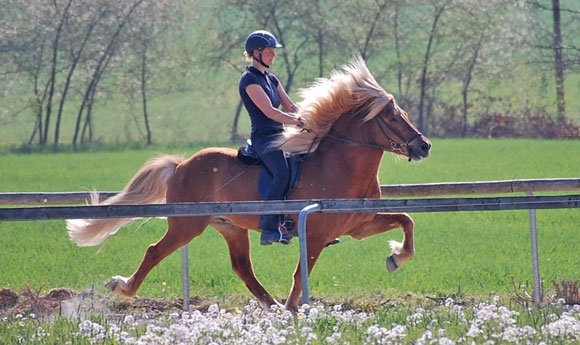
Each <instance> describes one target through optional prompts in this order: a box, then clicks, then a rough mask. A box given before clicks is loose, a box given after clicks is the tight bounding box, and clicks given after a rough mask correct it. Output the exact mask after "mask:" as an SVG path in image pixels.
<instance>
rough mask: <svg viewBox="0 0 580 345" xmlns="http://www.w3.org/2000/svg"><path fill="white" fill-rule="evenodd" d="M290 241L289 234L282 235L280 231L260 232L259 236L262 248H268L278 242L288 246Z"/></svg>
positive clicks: (290, 236)
mask: <svg viewBox="0 0 580 345" xmlns="http://www.w3.org/2000/svg"><path fill="white" fill-rule="evenodd" d="M291 239H292V235H291V234H287V233H283V232H282V231H281V230H280V229H272V230H262V234H261V235H260V244H261V245H263V246H268V245H270V244H272V243H274V242H280V243H281V244H286V245H287V244H290V240H291Z"/></svg>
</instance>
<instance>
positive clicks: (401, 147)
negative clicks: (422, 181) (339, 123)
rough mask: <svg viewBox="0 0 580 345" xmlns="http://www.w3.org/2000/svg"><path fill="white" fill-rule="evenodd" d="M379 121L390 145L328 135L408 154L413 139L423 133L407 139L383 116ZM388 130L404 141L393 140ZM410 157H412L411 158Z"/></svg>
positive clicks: (349, 141)
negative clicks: (388, 123) (391, 126)
mask: <svg viewBox="0 0 580 345" xmlns="http://www.w3.org/2000/svg"><path fill="white" fill-rule="evenodd" d="M377 123H378V126H379V130H380V131H381V133H382V134H383V136H384V137H385V138H387V139H388V140H389V145H380V144H373V143H365V142H360V141H356V140H351V139H347V138H344V137H341V136H338V135H334V134H331V133H328V134H327V135H326V136H327V137H329V138H332V139H334V140H338V141H342V142H344V143H348V144H353V145H358V146H363V147H369V148H374V149H380V150H382V151H391V152H395V151H399V152H400V153H401V154H406V155H408V154H409V145H410V143H411V142H412V141H413V140H415V139H417V138H419V137H421V136H422V135H423V134H422V133H421V132H417V133H415V135H413V136H412V137H411V138H410V139H409V140H405V139H404V138H403V136H402V135H401V133H400V132H399V131H398V130H396V129H393V128H389V126H388V125H387V121H386V120H385V119H384V118H383V117H382V116H379V117H378V118H377ZM387 130H389V131H390V132H391V133H392V134H393V136H394V137H395V138H396V139H399V141H401V142H402V143H401V144H399V143H398V142H396V141H395V140H393V138H392V136H389V135H388V134H387ZM409 159H411V158H409Z"/></svg>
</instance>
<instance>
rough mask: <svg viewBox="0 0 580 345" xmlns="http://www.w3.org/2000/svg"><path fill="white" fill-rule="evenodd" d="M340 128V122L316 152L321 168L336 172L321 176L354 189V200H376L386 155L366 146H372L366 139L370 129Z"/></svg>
mask: <svg viewBox="0 0 580 345" xmlns="http://www.w3.org/2000/svg"><path fill="white" fill-rule="evenodd" d="M347 124H348V123H347ZM341 125H342V124H341V123H340V122H339V123H335V124H334V125H333V128H332V129H331V130H330V132H329V134H330V136H327V137H325V138H324V139H323V140H322V141H321V143H320V145H319V147H318V150H317V151H316V152H315V155H316V156H317V157H312V158H314V159H319V160H320V162H321V165H320V166H322V167H329V169H332V170H334V171H329V172H328V173H327V174H325V175H320V176H336V177H337V178H339V179H340V180H341V181H340V182H338V181H337V183H340V184H342V185H348V186H349V187H350V188H352V190H353V193H354V194H353V197H375V195H374V194H375V193H376V189H377V188H378V187H377V186H378V179H377V173H378V169H379V165H380V163H381V158H382V156H383V151H382V150H381V149H378V148H373V147H369V146H365V145H364V144H368V143H369V142H368V140H369V139H368V137H366V136H365V128H368V126H364V125H361V126H354V127H353V126H352V125H350V126H348V127H350V128H347V127H346V126H341ZM337 167H339V168H338V169H340V173H338V171H336V169H337ZM367 193H371V194H367Z"/></svg>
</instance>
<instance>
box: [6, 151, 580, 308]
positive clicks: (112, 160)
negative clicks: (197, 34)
mask: <svg viewBox="0 0 580 345" xmlns="http://www.w3.org/2000/svg"><path fill="white" fill-rule="evenodd" d="M433 144H434V148H433V154H432V156H431V157H430V158H428V159H427V160H425V161H423V162H419V163H407V162H406V161H405V160H398V159H394V158H393V156H392V155H385V157H384V162H383V164H382V167H381V171H380V181H381V183H382V184H391V183H392V184H397V183H424V182H425V183H426V182H439V181H483V180H499V179H523V178H563V177H578V176H579V171H580V160H578V153H580V141H534V140H434V142H433ZM197 149H199V148H198V147H189V148H182V149H177V150H172V151H173V152H168V151H167V150H162V149H152V150H140V151H121V152H96V153H76V154H44V155H39V154H30V155H1V156H0V192H14V191H27V192H41V191H87V190H103V191H114V190H119V189H120V188H122V186H123V185H124V184H125V183H126V182H127V181H128V180H129V179H130V178H131V176H132V175H133V174H134V173H135V172H136V171H137V169H138V168H139V167H140V166H141V165H142V164H143V162H144V161H145V160H147V159H148V158H150V157H152V156H154V155H156V154H157V153H159V152H160V151H163V152H167V153H179V154H186V155H189V154H192V153H194V152H195V151H196V150H197ZM413 217H414V219H415V222H416V257H415V258H413V259H412V260H410V261H408V262H407V263H406V264H405V265H404V266H403V267H402V268H401V269H400V270H399V271H398V272H397V273H396V274H394V275H389V274H388V273H386V269H385V263H384V260H385V258H386V256H387V255H388V254H389V249H388V245H387V243H388V240H389V239H397V240H400V239H401V236H402V233H401V232H400V231H398V230H395V231H392V232H389V233H387V234H383V235H379V236H375V237H372V238H369V239H367V240H365V241H362V242H358V241H355V240H353V239H350V238H343V239H342V240H343V242H342V243H341V244H340V245H338V246H335V247H331V248H329V249H328V250H326V251H325V252H324V253H323V255H322V256H321V258H320V260H319V262H318V263H317V266H316V267H315V269H314V272H313V274H312V276H311V280H310V284H311V286H310V290H311V295H312V297H314V298H326V299H331V300H343V301H344V300H355V299H358V298H362V299H377V300H379V299H383V298H389V297H390V296H392V295H405V294H428V295H443V296H446V295H452V294H455V293H457V292H461V293H463V294H467V295H477V296H487V295H493V294H499V295H507V294H510V293H512V292H513V290H514V287H513V285H512V279H513V280H514V281H515V282H516V283H517V284H518V285H521V286H518V289H520V288H521V289H523V288H527V290H528V291H531V279H532V265H531V256H530V241H529V223H528V213H527V211H510V212H507V211H502V212H459V213H432V214H427V213H421V214H414V215H413ZM537 217H538V229H539V249H540V271H541V274H542V277H543V279H544V280H545V284H544V285H545V288H546V289H547V290H548V291H551V283H550V281H551V280H552V279H556V280H560V279H578V278H579V276H578V265H579V264H580V253H579V252H578V251H577V248H576V247H577V246H576V244H577V238H578V232H577V231H578V224H580V212H579V211H578V210H577V209H570V210H541V211H538V212H537ZM164 230H165V221H164V220H160V219H153V220H150V221H147V222H144V223H143V222H139V221H138V222H136V223H134V224H133V225H131V226H129V227H127V228H125V229H122V230H121V231H120V232H119V233H118V234H116V235H115V236H113V237H111V238H110V239H109V240H108V241H107V242H106V243H105V244H103V245H102V246H99V247H94V248H93V247H91V248H79V247H76V246H75V245H74V244H73V243H72V242H71V241H70V240H69V239H68V237H67V233H66V230H65V225H64V221H62V220H59V221H34V222H2V223H0V234H1V243H2V248H3V249H2V250H0V272H2V273H1V275H0V288H4V287H7V288H11V289H13V290H19V289H21V288H23V287H24V286H25V284H29V285H30V286H31V287H32V288H35V289H43V290H50V289H51V288H54V287H61V286H64V287H69V288H72V289H75V290H81V289H85V288H93V287H94V288H95V289H96V290H97V291H102V292H104V291H105V289H104V287H103V283H105V282H106V281H108V280H109V278H110V277H111V276H113V275H117V274H120V275H126V276H128V275H130V274H131V273H132V272H133V271H134V270H135V268H136V267H137V265H138V264H139V262H140V260H141V258H142V256H143V253H144V250H145V248H146V247H147V246H148V245H149V244H151V243H153V242H155V241H157V240H158V239H159V238H160V237H161V236H162V234H163V232H164ZM208 230H210V229H208ZM252 236H253V237H252V243H253V244H255V245H254V246H253V248H252V255H253V260H254V266H255V269H256V272H257V275H258V277H259V279H260V280H261V281H262V282H263V283H264V285H265V287H266V288H267V289H269V290H270V291H271V292H272V293H273V294H274V295H275V296H276V297H278V298H280V299H282V298H284V297H285V296H286V294H287V292H288V291H289V288H290V285H291V274H292V272H293V270H294V268H295V264H296V263H297V261H298V248H299V247H298V243H297V241H294V243H293V244H292V245H291V246H287V247H283V246H270V247H261V246H259V245H257V242H258V237H257V233H253V234H252ZM189 251H190V252H189V256H190V266H191V269H190V278H191V293H192V295H193V296H203V297H209V298H218V299H220V300H224V301H226V300H228V299H232V298H233V299H235V296H238V297H241V298H242V299H248V298H250V297H251V295H250V293H249V292H248V291H247V290H246V287H245V286H244V285H243V283H242V282H241V281H240V280H239V279H238V278H237V276H235V274H234V273H233V272H232V271H231V269H230V264H229V256H228V252H227V248H226V245H225V241H223V240H222V239H221V238H220V236H219V235H218V234H217V232H215V231H212V230H210V231H206V232H205V233H204V234H203V235H202V236H201V237H200V238H198V239H196V240H195V241H193V242H192V243H191V244H190V246H189ZM180 259H181V257H180V255H179V253H176V254H173V255H171V256H170V257H169V258H167V259H166V260H165V261H163V262H162V263H161V264H160V265H159V266H157V267H156V268H155V269H154V270H153V271H152V272H151V274H150V275H149V276H148V278H147V280H146V281H145V283H144V285H143V286H142V288H141V290H140V291H139V294H140V295H141V296H149V297H169V296H172V297H175V296H179V295H180V294H181V263H180ZM522 286H523V287H522Z"/></svg>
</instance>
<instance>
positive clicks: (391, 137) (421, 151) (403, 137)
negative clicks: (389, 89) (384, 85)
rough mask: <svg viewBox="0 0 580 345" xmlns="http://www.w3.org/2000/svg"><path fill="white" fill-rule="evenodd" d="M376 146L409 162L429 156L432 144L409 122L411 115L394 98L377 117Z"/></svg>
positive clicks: (375, 119)
mask: <svg viewBox="0 0 580 345" xmlns="http://www.w3.org/2000/svg"><path fill="white" fill-rule="evenodd" d="M374 122H375V124H376V135H375V139H374V140H376V145H377V146H382V147H383V148H384V149H385V150H386V151H389V152H393V153H396V154H400V155H403V156H405V157H407V158H409V161H411V160H416V161H419V160H421V159H423V158H427V157H428V156H429V153H430V150H431V142H430V141H429V139H427V138H426V137H425V136H424V135H423V134H422V133H421V132H419V131H418V130H417V128H416V127H415V126H414V125H413V123H411V121H410V120H409V115H408V114H407V112H406V111H404V110H403V109H402V108H401V107H399V106H398V105H397V103H396V102H395V100H394V98H393V99H392V100H391V101H390V102H389V103H387V105H386V106H385V107H384V108H383V109H382V110H381V111H380V112H379V113H378V114H377V116H375V118H374Z"/></svg>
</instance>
